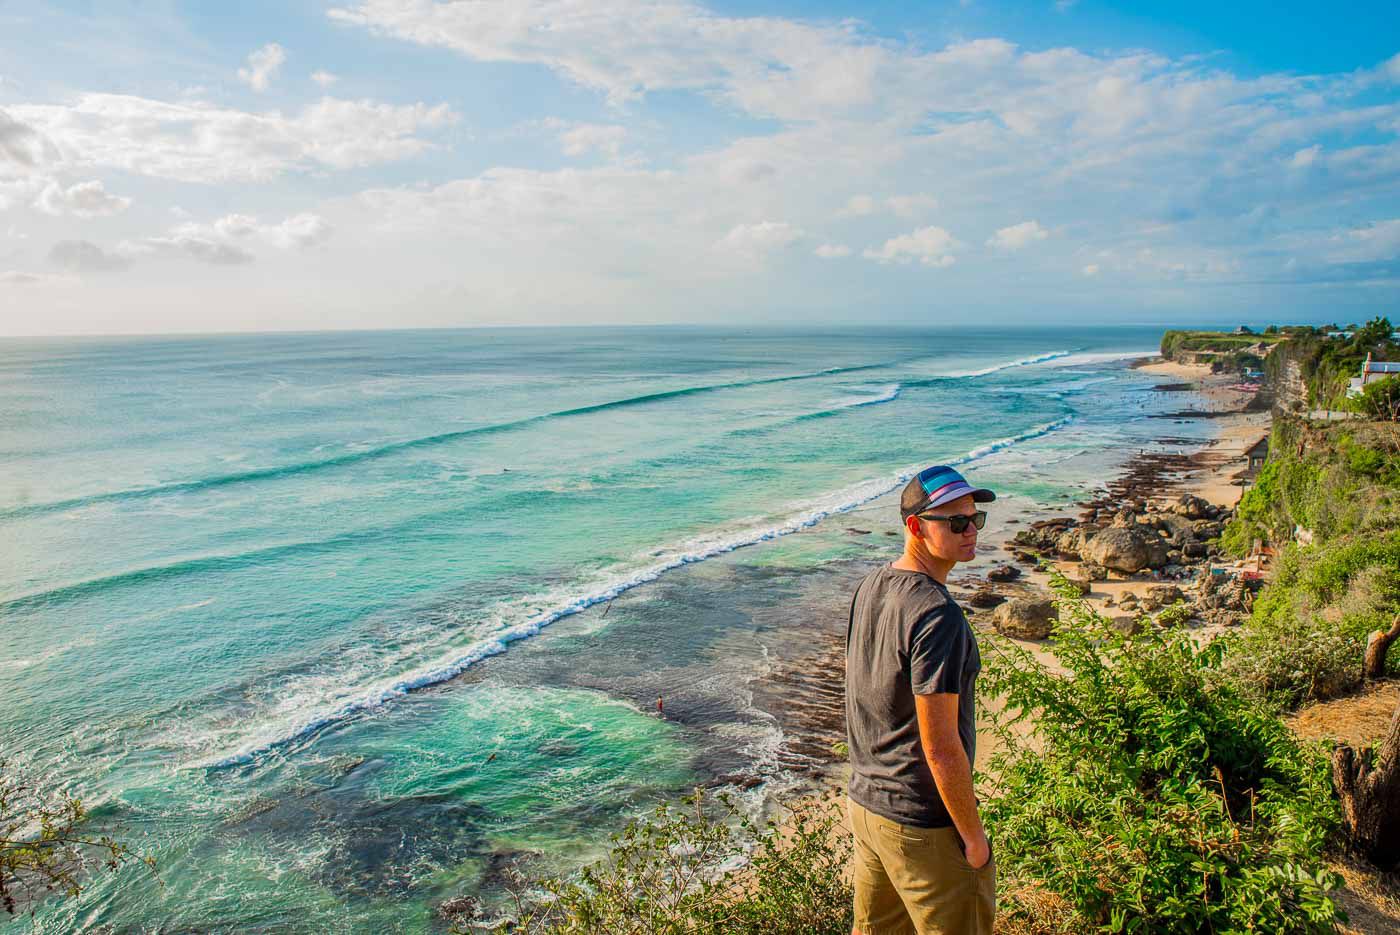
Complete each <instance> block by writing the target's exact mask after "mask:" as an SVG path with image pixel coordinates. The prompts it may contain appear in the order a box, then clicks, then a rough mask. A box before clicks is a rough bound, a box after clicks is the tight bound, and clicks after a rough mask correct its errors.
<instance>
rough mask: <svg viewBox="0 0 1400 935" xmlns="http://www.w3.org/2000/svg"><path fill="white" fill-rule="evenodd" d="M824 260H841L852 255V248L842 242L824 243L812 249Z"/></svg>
mask: <svg viewBox="0 0 1400 935" xmlns="http://www.w3.org/2000/svg"><path fill="white" fill-rule="evenodd" d="M812 252H813V253H815V254H816V255H817V256H819V257H821V258H822V259H823V260H839V259H841V258H842V257H847V256H850V255H851V248H850V247H848V246H846V245H845V244H840V243H824V244H822V245H821V246H819V247H817V249H815V250H813V251H812Z"/></svg>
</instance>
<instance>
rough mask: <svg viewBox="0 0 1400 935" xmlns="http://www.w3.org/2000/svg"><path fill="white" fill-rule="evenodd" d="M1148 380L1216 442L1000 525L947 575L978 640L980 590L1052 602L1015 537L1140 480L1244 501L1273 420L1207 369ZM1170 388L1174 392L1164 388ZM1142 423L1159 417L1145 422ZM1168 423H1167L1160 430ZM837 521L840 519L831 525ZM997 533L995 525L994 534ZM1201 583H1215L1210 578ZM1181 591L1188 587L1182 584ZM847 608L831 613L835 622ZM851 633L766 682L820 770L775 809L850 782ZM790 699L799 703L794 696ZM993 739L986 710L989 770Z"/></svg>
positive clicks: (1031, 647)
mask: <svg viewBox="0 0 1400 935" xmlns="http://www.w3.org/2000/svg"><path fill="white" fill-rule="evenodd" d="M1132 366H1133V368H1134V369H1136V370H1138V371H1139V372H1143V373H1150V374H1154V375H1159V376H1161V377H1162V378H1163V379H1164V385H1160V386H1159V387H1158V389H1159V390H1161V391H1164V392H1180V393H1182V394H1183V395H1184V396H1185V395H1187V394H1189V395H1190V396H1192V397H1195V399H1194V400H1193V402H1194V403H1196V404H1197V405H1196V406H1195V407H1193V410H1192V412H1193V414H1192V415H1189V416H1188V415H1186V414H1184V413H1182V414H1173V417H1174V418H1178V419H1186V418H1193V419H1208V420H1209V422H1208V423H1207V424H1208V425H1209V426H1210V427H1211V429H1212V433H1211V435H1210V437H1208V438H1206V439H1204V441H1202V442H1200V443H1196V444H1194V445H1193V446H1192V447H1189V448H1187V450H1185V451H1181V452H1171V451H1160V452H1147V451H1143V452H1140V453H1138V454H1135V455H1132V456H1131V457H1129V458H1128V459H1127V460H1126V461H1125V462H1124V463H1123V464H1122V465H1120V467H1119V469H1118V470H1117V472H1116V473H1115V474H1114V475H1113V476H1112V477H1110V478H1108V479H1107V480H1106V481H1105V482H1104V483H1103V484H1102V485H1100V489H1096V490H1093V491H1090V492H1089V496H1087V497H1086V498H1085V499H1082V500H1079V501H1076V502H1073V503H1066V504H1064V505H1061V506H1054V505H1048V504H1047V505H1036V506H1029V507H1026V506H1022V507H1020V508H1019V509H1018V510H1017V511H1016V512H1015V513H1013V514H1011V515H1009V516H1007V517H1006V518H1004V519H1002V520H1001V521H1000V522H999V523H998V524H997V531H996V534H994V535H993V536H992V537H991V538H990V539H989V540H987V541H979V543H978V558H977V560H975V562H973V563H969V565H970V566H971V567H967V566H963V567H964V568H966V570H961V569H959V570H955V572H954V573H953V574H952V575H950V577H949V581H948V585H949V589H950V590H951V591H952V592H953V595H954V598H955V599H956V600H957V601H958V603H959V605H960V606H962V607H963V609H964V611H965V612H966V613H967V616H968V619H969V622H971V623H972V625H973V627H974V629H975V630H977V631H979V632H982V633H986V632H987V631H990V630H993V629H994V624H993V616H994V610H993V609H991V608H979V607H973V606H969V604H968V600H969V599H970V598H971V596H972V595H973V594H976V593H977V592H978V591H979V590H982V589H986V588H993V589H995V590H996V592H997V593H998V594H1000V595H1003V596H1006V597H1028V596H1033V595H1039V596H1048V595H1049V593H1050V589H1049V582H1050V574H1049V572H1048V571H1041V570H1039V569H1038V568H1037V567H1036V565H1037V564H1038V562H1037V563H1035V564H1032V565H1031V566H1030V567H1027V566H1026V562H1025V561H1024V560H1018V559H1017V557H1016V553H1017V552H1020V551H1021V549H1020V548H1019V547H1018V546H1016V545H1015V543H1014V542H1013V536H1014V535H1015V533H1016V532H1017V531H1018V530H1021V529H1028V528H1031V527H1032V525H1033V524H1035V523H1041V522H1045V521H1048V520H1052V519H1054V518H1056V517H1064V516H1065V515H1067V514H1070V513H1076V512H1079V511H1081V510H1084V509H1086V508H1087V507H1091V506H1093V505H1098V506H1100V507H1104V506H1110V507H1111V506H1121V505H1122V504H1121V503H1120V502H1119V501H1122V500H1127V499H1131V495H1130V493H1129V492H1130V491H1133V490H1135V489H1136V490H1137V492H1138V494H1139V495H1141V489H1140V488H1141V487H1142V486H1143V480H1142V479H1143V478H1146V482H1147V483H1151V484H1155V485H1157V486H1156V489H1155V490H1153V492H1152V493H1151V495H1150V500H1151V501H1153V502H1164V501H1169V500H1174V499H1176V498H1178V497H1181V496H1183V495H1191V496H1195V497H1200V498H1202V499H1203V500H1205V501H1207V502H1209V503H1210V504H1212V505H1214V506H1215V507H1218V508H1224V509H1233V508H1234V506H1235V505H1236V504H1237V503H1238V502H1239V499H1240V497H1241V496H1242V494H1243V490H1244V488H1243V486H1241V484H1240V482H1239V481H1238V480H1237V475H1239V474H1240V473H1241V472H1242V471H1243V470H1244V469H1245V468H1246V467H1247V466H1248V461H1247V458H1246V452H1247V451H1248V449H1249V448H1250V447H1251V446H1252V445H1253V444H1254V443H1255V442H1257V441H1258V440H1259V439H1260V438H1266V437H1267V436H1268V434H1269V430H1270V427H1271V424H1272V416H1271V413H1270V412H1269V410H1267V409H1262V410H1260V409H1254V410H1251V409H1250V408H1249V407H1250V404H1251V403H1252V402H1253V396H1254V394H1253V393H1251V392H1249V391H1246V390H1241V389H1238V388H1236V387H1237V385H1238V380H1237V378H1235V377H1233V376H1229V375H1222V374H1212V373H1211V372H1210V368H1209V367H1208V366H1205V365H1193V364H1181V363H1177V362H1174V361H1165V360H1161V359H1160V358H1151V357H1144V358H1141V359H1140V360H1138V361H1135V362H1134V363H1133V364H1132ZM1166 381H1170V382H1166ZM1141 418H1143V419H1151V418H1154V416H1151V415H1145V416H1142V417H1141ZM1162 421H1164V422H1166V421H1167V420H1165V419H1164V420H1162ZM1163 441H1164V442H1166V443H1169V444H1174V443H1177V442H1176V440H1174V439H1164V440H1163ZM833 518H834V517H833ZM989 525H991V524H989ZM986 559H991V565H990V567H997V566H1001V565H1011V566H1012V567H1013V568H1016V569H1017V570H1018V571H1019V572H1020V573H1019V574H1018V575H1017V576H1016V577H1015V578H1014V579H1013V580H1011V581H1006V582H1000V583H997V582H990V581H989V580H988V578H987V572H988V571H989V570H990V567H988V565H987V562H986V561H985V560H986ZM1045 562H1046V564H1048V565H1050V566H1052V567H1053V568H1055V569H1056V570H1058V571H1059V572H1060V573H1061V574H1064V575H1065V576H1066V577H1069V578H1075V577H1076V576H1077V575H1078V574H1079V573H1080V569H1081V567H1082V563H1081V562H1079V561H1075V560H1070V559H1065V558H1050V557H1047V558H1046V559H1045ZM1204 573H1206V574H1208V573H1209V572H1208V571H1205V572H1204ZM1166 581H1167V579H1165V578H1163V577H1162V576H1161V575H1160V574H1158V573H1156V572H1152V571H1146V573H1143V572H1139V573H1135V574H1131V575H1125V574H1119V573H1117V572H1111V573H1110V574H1109V576H1108V580H1101V581H1094V582H1092V585H1091V589H1090V591H1089V592H1088V593H1087V594H1086V595H1085V600H1086V601H1087V602H1088V604H1089V605H1090V606H1091V607H1092V608H1093V609H1094V611H1095V612H1096V613H1099V614H1101V615H1104V616H1106V617H1109V618H1110V619H1112V618H1113V616H1114V615H1115V613H1121V610H1119V609H1118V608H1117V606H1116V605H1117V603H1118V602H1119V600H1120V599H1121V598H1122V596H1123V595H1124V593H1125V592H1129V591H1133V590H1134V589H1136V590H1137V591H1139V592H1140V591H1141V590H1142V589H1143V588H1145V587H1147V586H1150V585H1154V584H1162V583H1164V582H1166ZM1180 583H1181V584H1182V585H1183V586H1185V585H1187V584H1189V583H1190V582H1189V581H1185V580H1183V581H1181V582H1180ZM842 610H843V608H840V607H833V608H832V612H833V613H834V614H835V615H836V616H838V617H840V618H841V619H842V620H844V615H843V614H841V613H838V611H842ZM1188 626H1191V629H1192V632H1194V633H1197V634H1199V635H1200V636H1201V637H1205V638H1208V637H1210V636H1213V635H1215V634H1216V633H1218V632H1221V631H1222V630H1223V629H1225V627H1224V626H1222V625H1219V624H1201V623H1193V624H1188ZM1001 638H1004V639H1009V640H1012V641H1013V642H1014V643H1015V644H1016V645H1018V646H1020V647H1022V648H1024V649H1027V650H1028V651H1030V652H1031V653H1033V654H1034V655H1036V656H1038V657H1040V658H1042V659H1044V658H1047V657H1048V652H1047V650H1046V643H1047V642H1048V641H1046V640H1031V639H1017V638H1015V637H1012V636H1008V635H1002V636H1001ZM844 664H845V654H844V633H840V634H836V633H833V634H831V637H830V639H829V641H826V642H825V643H824V645H823V646H822V647H820V648H819V649H818V650H817V651H816V652H814V653H811V654H809V655H807V656H805V657H803V658H801V659H796V660H791V661H790V662H788V663H787V664H785V665H783V666H781V667H778V668H776V669H775V670H774V671H772V672H770V673H768V674H767V675H766V676H764V677H763V679H762V681H764V682H769V681H771V682H773V683H775V684H777V685H781V686H782V687H784V688H786V689H789V690H792V691H795V692H805V693H807V695H806V696H804V697H802V698H801V700H800V701H798V702H797V703H796V704H795V705H794V706H793V707H792V710H791V711H790V713H789V716H788V717H786V718H784V719H783V723H782V730H783V733H784V741H783V747H784V748H785V749H788V750H790V751H791V752H792V753H795V754H797V755H798V757H799V758H801V759H807V758H810V759H811V760H813V761H815V762H811V763H809V764H806V768H805V769H802V770H801V772H802V773H804V774H805V775H804V776H803V777H802V779H801V781H799V782H798V783H797V784H796V785H795V786H794V787H791V788H789V789H787V790H786V791H783V792H776V793H775V794H774V795H773V797H772V798H773V801H772V803H771V804H770V808H775V807H778V806H781V805H782V804H784V803H791V802H795V801H801V800H805V799H808V798H811V797H820V796H822V795H825V794H828V793H830V792H831V791H832V790H833V789H836V790H838V791H839V790H841V789H844V786H845V783H846V780H847V777H848V776H849V764H848V763H847V761H846V760H845V758H844V757H838V756H837V755H836V752H835V751H836V747H835V745H836V744H838V743H844V740H845V727H844V725H845V709H844V687H845V685H844V682H845V680H844ZM788 697H789V698H791V697H792V696H791V695H789V696H788ZM997 747H998V743H997V738H996V735H995V734H994V733H993V732H992V730H991V723H990V720H989V718H988V717H987V710H986V708H985V707H984V708H983V709H982V710H981V711H979V715H978V760H979V762H982V763H985V762H987V760H988V759H989V758H990V756H991V754H992V753H993V752H994V751H995V750H996V749H997Z"/></svg>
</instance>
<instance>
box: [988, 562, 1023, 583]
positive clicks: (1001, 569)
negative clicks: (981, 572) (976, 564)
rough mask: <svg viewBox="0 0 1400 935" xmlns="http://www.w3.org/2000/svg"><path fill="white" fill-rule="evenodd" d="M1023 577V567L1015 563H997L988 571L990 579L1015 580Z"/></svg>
mask: <svg viewBox="0 0 1400 935" xmlns="http://www.w3.org/2000/svg"><path fill="white" fill-rule="evenodd" d="M1019 577H1021V569H1019V568H1017V567H1016V566H1015V565H997V566H995V567H993V568H992V570H991V571H989V572H987V580H988V581H1015V580H1016V579H1017V578H1019Z"/></svg>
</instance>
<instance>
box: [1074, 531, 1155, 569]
mask: <svg viewBox="0 0 1400 935" xmlns="http://www.w3.org/2000/svg"><path fill="white" fill-rule="evenodd" d="M1080 554H1081V555H1083V556H1084V558H1086V559H1087V560H1089V561H1091V562H1096V563H1097V564H1100V565H1103V566H1104V567H1105V568H1111V569H1113V570H1114V571H1120V572H1123V573H1124V574H1129V575H1130V574H1133V573H1134V572H1138V571H1142V569H1144V568H1159V567H1161V566H1162V565H1165V564H1166V562H1167V546H1166V543H1165V542H1163V541H1162V540H1161V539H1160V538H1159V537H1157V536H1156V535H1155V534H1154V535H1152V536H1151V537H1150V538H1149V536H1148V535H1146V534H1144V533H1143V531H1142V529H1141V527H1139V526H1138V525H1137V524H1133V525H1131V526H1117V525H1115V526H1112V527H1110V528H1108V529H1104V530H1101V531H1099V532H1097V533H1095V534H1094V535H1093V537H1092V538H1091V539H1089V541H1087V542H1085V543H1084V548H1083V549H1082V550H1081V552H1080Z"/></svg>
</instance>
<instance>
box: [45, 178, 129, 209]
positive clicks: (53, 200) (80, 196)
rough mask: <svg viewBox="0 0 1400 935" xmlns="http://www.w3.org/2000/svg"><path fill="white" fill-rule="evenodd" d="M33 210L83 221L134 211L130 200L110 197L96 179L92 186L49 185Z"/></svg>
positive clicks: (51, 183) (85, 183) (55, 183)
mask: <svg viewBox="0 0 1400 935" xmlns="http://www.w3.org/2000/svg"><path fill="white" fill-rule="evenodd" d="M34 207H36V208H38V209H39V210H40V211H42V212H44V213H45V214H51V215H54V216H55V217H61V216H63V215H65V214H71V215H73V216H75V217H80V218H95V217H106V216H108V215H112V214H120V213H121V212H123V211H125V210H126V209H127V208H129V207H131V199H130V198H123V197H120V196H118V195H111V194H108V192H107V189H106V188H105V187H104V186H103V185H102V183H101V182H100V181H98V180H96V179H94V180H93V181H91V182H79V183H77V184H76V185H70V186H69V187H68V188H64V187H63V186H62V185H60V184H59V183H57V182H50V183H49V184H48V185H46V186H45V187H44V190H43V191H41V192H40V193H39V196H38V197H37V198H36V199H35V200H34Z"/></svg>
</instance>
